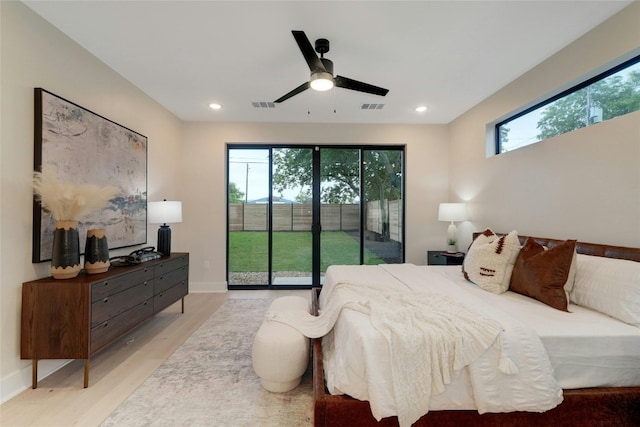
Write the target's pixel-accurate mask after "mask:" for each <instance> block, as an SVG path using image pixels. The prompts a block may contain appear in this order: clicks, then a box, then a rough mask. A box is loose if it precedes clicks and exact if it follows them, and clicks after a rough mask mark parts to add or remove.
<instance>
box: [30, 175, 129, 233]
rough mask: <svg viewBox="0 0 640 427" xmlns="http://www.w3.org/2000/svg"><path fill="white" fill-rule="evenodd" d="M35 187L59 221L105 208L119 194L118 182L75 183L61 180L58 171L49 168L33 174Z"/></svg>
mask: <svg viewBox="0 0 640 427" xmlns="http://www.w3.org/2000/svg"><path fill="white" fill-rule="evenodd" d="M33 191H34V192H35V194H36V197H37V198H38V200H40V203H41V204H42V209H44V210H45V211H47V212H49V213H50V214H51V215H52V216H53V217H54V218H55V219H56V220H57V221H63V220H73V221H79V220H81V219H82V218H84V217H85V216H87V215H89V214H90V213H92V212H95V211H97V210H100V209H102V208H103V207H104V206H105V205H106V204H107V203H108V202H109V200H111V199H113V198H114V197H115V195H116V194H118V188H117V187H114V186H107V187H98V186H97V185H92V184H74V183H71V182H68V181H60V180H59V179H58V177H57V176H56V174H55V172H53V171H52V170H51V169H48V168H45V169H43V170H42V172H34V174H33Z"/></svg>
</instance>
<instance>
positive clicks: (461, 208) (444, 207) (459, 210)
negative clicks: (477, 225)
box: [438, 203, 467, 222]
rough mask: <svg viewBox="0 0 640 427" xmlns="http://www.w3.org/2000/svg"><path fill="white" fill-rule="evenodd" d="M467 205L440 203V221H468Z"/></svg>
mask: <svg viewBox="0 0 640 427" xmlns="http://www.w3.org/2000/svg"><path fill="white" fill-rule="evenodd" d="M466 220H467V205H465V204H464V203H440V209H438V221H451V222H453V221H466Z"/></svg>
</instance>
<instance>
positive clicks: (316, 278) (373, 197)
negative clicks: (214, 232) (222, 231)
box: [227, 145, 404, 289]
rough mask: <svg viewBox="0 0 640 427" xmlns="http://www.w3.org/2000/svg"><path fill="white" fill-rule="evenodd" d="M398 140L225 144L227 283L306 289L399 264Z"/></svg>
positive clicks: (401, 230) (239, 286) (400, 160)
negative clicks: (341, 267) (330, 271)
mask: <svg viewBox="0 0 640 427" xmlns="http://www.w3.org/2000/svg"><path fill="white" fill-rule="evenodd" d="M403 155H404V150H403V147H352V146H350V147H344V146H275V145H272V146H265V145H263V146H247V145H229V146H228V148H227V188H228V192H227V207H228V210H227V212H228V215H227V218H228V222H227V229H228V233H227V281H228V286H229V289H259V288H291V287H297V288H308V287H311V286H319V285H321V284H322V279H323V276H324V273H325V271H326V269H327V267H328V266H330V265H333V264H379V263H387V262H403V260H404V246H403V241H404V227H403V223H404V218H403V212H404V210H403V203H404V200H403V164H404V158H403Z"/></svg>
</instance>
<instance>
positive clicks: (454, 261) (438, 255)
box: [427, 251, 464, 265]
mask: <svg viewBox="0 0 640 427" xmlns="http://www.w3.org/2000/svg"><path fill="white" fill-rule="evenodd" d="M462 261H464V253H463V252H455V253H450V252H446V251H427V265H462Z"/></svg>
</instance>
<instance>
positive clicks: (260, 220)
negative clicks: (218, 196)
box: [229, 200, 402, 242]
mask: <svg viewBox="0 0 640 427" xmlns="http://www.w3.org/2000/svg"><path fill="white" fill-rule="evenodd" d="M383 203H385V205H384V206H385V207H386V211H387V215H388V218H389V222H388V223H389V235H390V238H391V240H395V241H397V242H401V241H402V201H401V200H392V201H389V200H384V201H383ZM272 206H273V231H310V230H311V213H312V206H311V204H310V203H274V204H273V205H272ZM268 208H269V205H268V204H266V203H258V204H253V203H251V204H246V203H232V204H230V205H229V230H230V231H266V230H267V227H268V216H267V210H268ZM320 223H321V224H322V230H323V231H357V230H358V229H359V228H360V205H358V204H322V205H321V206H320ZM365 226H366V229H367V230H368V231H372V232H374V233H378V234H383V231H384V226H383V221H382V210H381V203H380V201H379V200H377V201H373V202H367V206H366V221H365Z"/></svg>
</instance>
